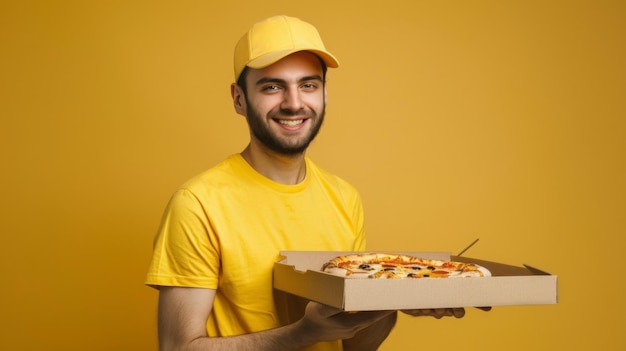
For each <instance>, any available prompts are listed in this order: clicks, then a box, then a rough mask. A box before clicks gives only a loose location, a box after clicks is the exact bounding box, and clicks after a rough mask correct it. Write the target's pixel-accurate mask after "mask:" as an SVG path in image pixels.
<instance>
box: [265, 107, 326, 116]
mask: <svg viewBox="0 0 626 351" xmlns="http://www.w3.org/2000/svg"><path fill="white" fill-rule="evenodd" d="M296 116H299V117H308V118H314V117H315V116H317V114H316V113H315V112H314V111H311V110H307V109H300V110H297V111H293V110H287V109H280V110H278V111H276V112H274V113H271V114H270V115H269V117H271V118H280V117H296Z"/></svg>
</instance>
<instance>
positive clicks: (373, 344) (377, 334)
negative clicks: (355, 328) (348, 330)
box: [343, 313, 398, 351]
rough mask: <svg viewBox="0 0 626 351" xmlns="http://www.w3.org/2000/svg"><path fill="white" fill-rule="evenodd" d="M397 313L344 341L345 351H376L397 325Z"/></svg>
mask: <svg viewBox="0 0 626 351" xmlns="http://www.w3.org/2000/svg"><path fill="white" fill-rule="evenodd" d="M397 318H398V314H397V313H393V314H391V315H389V316H388V317H385V318H384V319H381V320H380V321H378V322H376V323H374V324H372V325H371V326H369V327H367V328H365V329H363V330H361V331H360V332H358V333H357V334H356V335H355V336H354V337H353V338H350V339H346V340H344V341H343V349H344V351H370V350H371V351H375V350H378V347H379V346H380V344H382V343H383V341H385V339H386V338H387V336H389V333H390V332H391V330H392V329H393V327H394V326H395V325H396V320H397Z"/></svg>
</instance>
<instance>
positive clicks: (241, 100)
mask: <svg viewBox="0 0 626 351" xmlns="http://www.w3.org/2000/svg"><path fill="white" fill-rule="evenodd" d="M230 96H231V97H232V98H233V107H234V108H235V112H237V113H238V114H240V115H242V116H245V115H246V99H245V96H244V92H243V90H242V89H241V87H240V86H239V85H237V84H236V83H232V84H231V85H230Z"/></svg>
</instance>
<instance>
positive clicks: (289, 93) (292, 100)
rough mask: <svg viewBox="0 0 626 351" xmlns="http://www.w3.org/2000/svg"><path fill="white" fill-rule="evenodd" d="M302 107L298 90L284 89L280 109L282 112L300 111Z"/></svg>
mask: <svg viewBox="0 0 626 351" xmlns="http://www.w3.org/2000/svg"><path fill="white" fill-rule="evenodd" d="M303 107H304V103H303V102H302V96H301V95H300V91H299V90H298V89H285V94H284V98H283V102H282V103H281V108H282V109H283V110H289V111H292V112H296V111H300V110H301V109H302V108H303Z"/></svg>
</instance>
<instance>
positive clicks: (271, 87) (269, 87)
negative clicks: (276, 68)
mask: <svg viewBox="0 0 626 351" xmlns="http://www.w3.org/2000/svg"><path fill="white" fill-rule="evenodd" d="M280 89H281V87H280V86H279V85H277V84H269V85H266V86H264V87H263V91H277V90H280Z"/></svg>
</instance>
